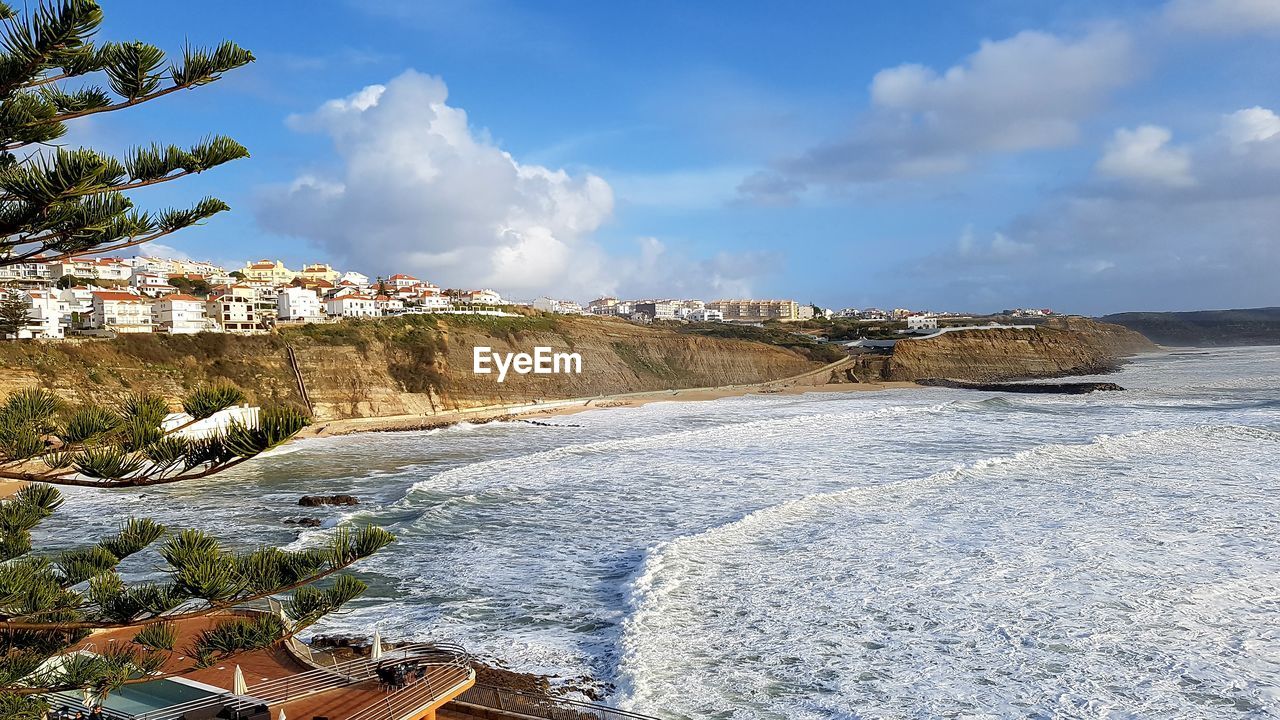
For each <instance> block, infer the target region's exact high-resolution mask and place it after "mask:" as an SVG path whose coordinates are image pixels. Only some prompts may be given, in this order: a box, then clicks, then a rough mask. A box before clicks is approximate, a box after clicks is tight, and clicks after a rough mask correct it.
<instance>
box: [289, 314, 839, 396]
mask: <svg viewBox="0 0 1280 720" xmlns="http://www.w3.org/2000/svg"><path fill="white" fill-rule="evenodd" d="M477 346H483V347H489V348H492V351H493V352H494V353H521V352H524V353H528V352H532V351H533V348H534V347H537V346H543V347H550V348H553V349H554V350H555V351H557V352H574V353H578V354H579V355H581V357H582V372H581V373H580V374H557V375H535V374H532V373H530V374H525V375H521V374H517V373H516V372H514V371H509V372H508V373H507V376H506V378H505V381H504V382H501V383H499V382H498V379H497V374H496V373H493V374H488V375H477V374H475V373H474V372H473V369H472V364H473V355H472V351H473V348H475V347H477ZM294 347H295V352H296V354H297V358H298V365H299V368H300V370H301V372H302V375H303V377H304V378H305V380H306V384H307V389H308V392H309V394H310V399H311V402H312V404H313V405H314V407H315V412H316V415H317V417H320V418H323V419H328V418H348V417H375V416H386V415H409V414H428V413H436V412H444V411H449V410H458V409H462V408H469V407H480V406H485V405H498V404H505V403H520V402H530V401H534V400H551V399H557V398H573V397H590V396H593V395H607V394H617V393H628V392H641V391H646V390H662V389H668V388H690V387H709V386H717V385H742V384H752V383H760V382H766V381H769V380H776V379H780V378H784V377H788V376H791V375H796V374H799V373H803V372H805V371H807V370H810V369H813V368H815V367H819V365H820V364H819V363H816V362H812V361H810V360H807V359H805V358H803V357H801V356H800V355H798V354H796V353H793V352H790V351H788V350H784V349H781V348H777V347H772V346H769V345H763V344H760V343H753V342H744V341H737V340H723V339H718V338H707V337H700V336H696V335H683V334H678V333H674V332H671V331H669V330H664V329H653V328H646V327H641V326H637V325H632V324H630V323H624V322H617V321H608V320H600V319H592V318H583V319H578V318H565V319H558V320H557V321H556V322H555V323H554V326H549V327H548V326H543V325H542V324H540V323H530V324H529V325H528V326H524V327H516V328H515V329H510V330H503V331H495V330H494V329H491V328H487V327H484V326H483V325H480V326H475V325H465V324H463V325H458V324H450V325H442V326H441V327H440V330H439V332H437V333H434V334H433V337H432V338H431V339H430V340H429V341H424V342H421V343H415V344H408V345H406V344H404V343H401V342H397V341H395V340H393V339H385V340H378V341H374V342H372V343H370V344H368V345H365V346H358V345H349V346H337V347H335V346H327V345H319V344H306V343H296V344H295V345H294Z"/></svg>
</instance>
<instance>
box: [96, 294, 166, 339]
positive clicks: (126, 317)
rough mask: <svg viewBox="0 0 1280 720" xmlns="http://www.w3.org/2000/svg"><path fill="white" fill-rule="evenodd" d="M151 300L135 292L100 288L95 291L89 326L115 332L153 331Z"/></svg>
mask: <svg viewBox="0 0 1280 720" xmlns="http://www.w3.org/2000/svg"><path fill="white" fill-rule="evenodd" d="M151 321H152V317H151V302H150V300H148V299H147V298H144V297H142V296H140V295H134V294H133V293H127V292H118V291H114V290H99V291H97V292H95V293H93V311H92V314H91V316H90V321H89V328H90V329H92V330H99V331H105V332H115V333H149V332H151V324H152V322H151Z"/></svg>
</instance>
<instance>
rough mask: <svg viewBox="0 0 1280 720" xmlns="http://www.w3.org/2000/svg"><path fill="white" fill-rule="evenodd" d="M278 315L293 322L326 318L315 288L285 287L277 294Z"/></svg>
mask: <svg viewBox="0 0 1280 720" xmlns="http://www.w3.org/2000/svg"><path fill="white" fill-rule="evenodd" d="M276 317H278V318H280V319H281V320H289V321H292V322H315V321H317V320H322V319H323V318H324V313H323V312H322V311H321V308H320V298H319V297H317V296H316V291H315V290H308V289H306V288H298V287H288V288H283V289H281V290H280V292H279V293H278V294H277V295H276Z"/></svg>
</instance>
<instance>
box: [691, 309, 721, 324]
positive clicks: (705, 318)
mask: <svg viewBox="0 0 1280 720" xmlns="http://www.w3.org/2000/svg"><path fill="white" fill-rule="evenodd" d="M687 317H688V318H689V321H690V322H724V313H722V312H720V311H719V310H708V309H707V308H702V309H701V310H690V311H689V314H688V316H687Z"/></svg>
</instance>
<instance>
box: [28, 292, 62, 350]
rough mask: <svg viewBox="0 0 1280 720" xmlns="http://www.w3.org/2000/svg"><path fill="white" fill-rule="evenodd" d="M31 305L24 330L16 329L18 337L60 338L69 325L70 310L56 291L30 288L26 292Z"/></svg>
mask: <svg viewBox="0 0 1280 720" xmlns="http://www.w3.org/2000/svg"><path fill="white" fill-rule="evenodd" d="M27 298H28V300H27V302H28V303H29V304H30V305H31V310H30V317H31V323H30V324H29V325H28V326H27V329H26V330H19V331H18V338H19V339H27V338H37V339H62V338H64V337H66V335H67V328H68V327H69V326H70V325H71V311H70V310H68V309H67V303H66V302H64V301H63V300H62V298H61V297H59V296H58V293H56V292H51V291H49V290H32V291H30V292H28V293H27Z"/></svg>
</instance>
